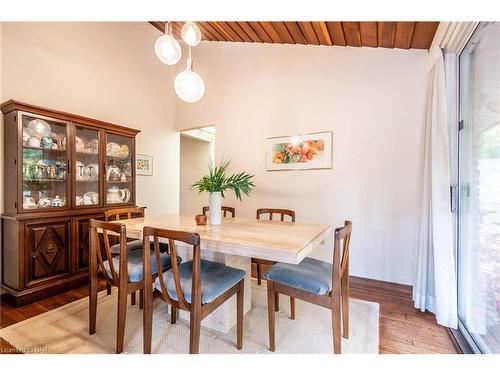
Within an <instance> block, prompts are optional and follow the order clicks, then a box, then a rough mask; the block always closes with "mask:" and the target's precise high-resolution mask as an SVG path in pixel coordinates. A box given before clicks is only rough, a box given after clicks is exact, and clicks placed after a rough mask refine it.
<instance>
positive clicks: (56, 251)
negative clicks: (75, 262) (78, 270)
mask: <svg viewBox="0 0 500 375" xmlns="http://www.w3.org/2000/svg"><path fill="white" fill-rule="evenodd" d="M25 231H26V232H25V233H26V259H27V267H26V279H27V283H28V284H30V283H33V282H38V281H40V280H42V279H45V278H49V277H52V276H56V275H60V274H65V273H68V272H70V220H54V221H44V222H33V223H27V224H26V228H25Z"/></svg>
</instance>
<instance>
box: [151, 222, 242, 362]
mask: <svg viewBox="0 0 500 375" xmlns="http://www.w3.org/2000/svg"><path fill="white" fill-rule="evenodd" d="M143 234H144V243H145V244H147V243H148V241H149V240H150V237H153V242H154V252H153V253H152V254H153V255H154V257H156V258H158V257H159V256H160V255H161V254H160V252H159V246H158V244H159V239H160V238H162V239H165V240H168V243H169V248H170V256H171V257H172V259H175V258H176V254H177V250H176V245H175V241H178V242H182V243H183V244H184V245H188V247H191V246H192V249H193V253H192V255H193V258H192V260H190V261H187V262H184V263H181V264H179V265H177V263H175V262H174V263H172V269H170V270H165V269H163V267H160V270H159V273H158V275H159V276H158V277H157V278H156V280H155V283H154V287H155V289H156V290H159V291H160V292H161V295H160V298H161V299H162V300H163V301H164V302H166V303H168V304H169V305H171V306H172V309H171V315H170V322H171V323H172V324H175V322H176V320H177V310H185V311H189V314H190V317H189V353H190V354H197V353H198V352H199V346H200V331H201V321H202V320H203V319H204V318H205V317H207V316H208V315H209V314H210V313H212V312H213V311H214V310H215V309H216V308H217V307H219V306H220V305H221V304H223V303H224V302H225V301H227V300H228V299H229V298H231V297H232V296H233V295H234V294H236V316H237V318H236V325H237V328H236V336H237V338H236V347H237V348H238V349H241V348H242V346H243V294H244V287H245V284H244V283H245V279H244V277H245V275H246V273H245V271H243V270H240V269H237V268H233V267H228V266H226V265H223V264H221V263H215V262H211V261H208V260H205V259H201V249H200V236H199V235H198V233H190V232H182V231H174V230H165V229H157V228H152V227H144V229H143ZM150 255H151V254H150V253H148V252H144V260H143V264H144V275H145V278H144V311H143V314H144V315H143V317H144V353H145V354H149V353H151V339H152V324H153V309H152V304H153V279H152V272H151V270H150V269H149V267H150V265H151V262H150V261H149V257H150ZM165 271H166V272H165Z"/></svg>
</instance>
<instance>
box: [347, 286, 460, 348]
mask: <svg viewBox="0 0 500 375" xmlns="http://www.w3.org/2000/svg"><path fill="white" fill-rule="evenodd" d="M349 292H350V297H351V298H357V299H362V300H366V301H373V302H377V303H379V304H380V346H379V348H380V353H383V354H437V353H439V354H456V353H458V350H457V348H456V347H455V344H454V340H453V339H452V338H451V335H450V333H449V330H448V329H447V328H445V327H443V326H440V325H438V324H437V323H436V318H435V317H434V315H433V314H431V313H428V312H421V311H420V310H417V309H415V308H414V307H413V300H412V287H411V286H407V285H400V284H394V283H388V282H383V281H376V280H370V279H363V278H359V277H351V278H350V290H349Z"/></svg>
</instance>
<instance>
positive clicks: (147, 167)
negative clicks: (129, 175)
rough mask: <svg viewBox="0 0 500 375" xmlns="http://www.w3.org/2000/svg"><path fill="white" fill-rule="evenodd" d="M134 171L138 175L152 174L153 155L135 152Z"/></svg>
mask: <svg viewBox="0 0 500 375" xmlns="http://www.w3.org/2000/svg"><path fill="white" fill-rule="evenodd" d="M135 165H136V167H135V169H136V173H137V175H138V176H152V175H153V157H152V156H150V155H143V154H137V156H136V163H135Z"/></svg>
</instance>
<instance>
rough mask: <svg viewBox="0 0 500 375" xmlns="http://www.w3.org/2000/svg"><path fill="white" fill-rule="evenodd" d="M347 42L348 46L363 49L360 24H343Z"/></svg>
mask: <svg viewBox="0 0 500 375" xmlns="http://www.w3.org/2000/svg"><path fill="white" fill-rule="evenodd" d="M342 28H343V29H344V36H345V41H346V43H347V45H348V46H352V47H361V35H360V33H359V23H358V22H342Z"/></svg>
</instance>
